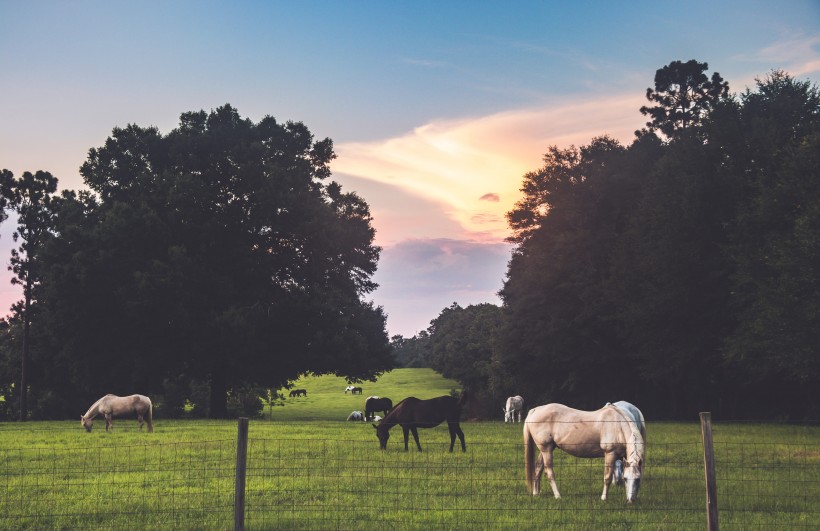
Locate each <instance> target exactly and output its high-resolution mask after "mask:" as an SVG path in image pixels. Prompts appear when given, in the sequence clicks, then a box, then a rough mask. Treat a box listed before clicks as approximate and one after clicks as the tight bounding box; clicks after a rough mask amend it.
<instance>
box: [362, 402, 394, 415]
mask: <svg viewBox="0 0 820 531" xmlns="http://www.w3.org/2000/svg"><path fill="white" fill-rule="evenodd" d="M391 409H393V401H392V400H390V399H389V398H379V397H378V396H368V397H367V400H365V401H364V416H365V418H366V419H368V420H370V419H373V416H374V415H375V414H376V412H377V411H381V412H382V413H384V414H385V416H387V414H388V413H390V410H391Z"/></svg>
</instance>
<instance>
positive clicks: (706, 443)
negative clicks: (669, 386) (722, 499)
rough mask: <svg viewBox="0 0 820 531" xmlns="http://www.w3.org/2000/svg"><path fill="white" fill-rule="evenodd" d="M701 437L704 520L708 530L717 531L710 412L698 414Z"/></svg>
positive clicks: (713, 448)
mask: <svg viewBox="0 0 820 531" xmlns="http://www.w3.org/2000/svg"><path fill="white" fill-rule="evenodd" d="M700 431H701V436H702V438H703V469H704V472H705V473H706V520H707V529H708V530H709V531H718V505H717V480H716V477H715V447H714V445H713V444H712V413H709V412H704V413H701V414H700Z"/></svg>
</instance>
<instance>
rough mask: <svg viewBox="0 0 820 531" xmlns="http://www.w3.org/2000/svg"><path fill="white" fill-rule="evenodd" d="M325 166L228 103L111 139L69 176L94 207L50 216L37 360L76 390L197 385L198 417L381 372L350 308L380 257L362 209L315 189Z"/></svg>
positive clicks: (296, 136)
mask: <svg viewBox="0 0 820 531" xmlns="http://www.w3.org/2000/svg"><path fill="white" fill-rule="evenodd" d="M334 157H335V155H334V153H333V145H332V142H331V141H330V139H324V140H319V141H315V140H314V139H313V136H312V134H311V133H310V131H309V130H308V129H307V128H306V127H305V126H304V125H303V124H301V123H295V122H287V123H285V124H280V123H278V122H277V121H276V120H275V119H274V118H272V117H265V118H263V119H262V120H261V121H259V122H258V123H254V122H252V121H250V120H248V119H244V118H241V117H240V116H239V114H238V112H237V111H236V110H235V109H234V108H233V107H231V106H230V105H225V106H223V107H220V108H218V109H216V110H213V111H211V112H209V113H206V112H204V111H199V112H189V113H184V114H182V115H181V117H180V123H179V126H178V127H177V128H176V129H174V130H173V131H171V132H170V133H168V134H167V135H161V134H160V133H159V132H158V131H157V130H156V129H155V128H152V127H147V128H143V127H139V126H137V125H129V126H127V127H125V128H115V129H114V130H113V133H112V136H111V137H110V138H108V140H106V142H105V144H104V145H103V146H102V147H99V148H95V149H92V150H90V151H89V156H88V160H87V161H86V163H85V164H84V165H83V167H82V168H81V174H82V175H83V177H84V179H85V182H86V184H87V185H88V187H89V188H90V190H91V191H92V192H93V195H83V194H79V195H77V194H74V195H66V196H65V197H64V198H63V201H62V203H61V205H60V209H59V212H58V215H57V218H56V220H57V227H58V234H57V236H55V237H54V238H53V239H52V240H51V241H50V242H49V248H48V257H49V267H48V268H47V280H48V283H47V285H46V282H44V283H43V284H44V288H43V297H42V304H43V306H44V312H43V313H44V315H45V316H47V318H48V319H49V323H50V325H51V326H50V327H49V330H50V331H53V333H52V337H51V347H52V348H53V349H55V351H56V352H58V356H59V357H62V358H64V359H75V360H78V361H77V362H76V363H74V369H73V370H74V371H77V374H76V376H75V377H76V378H80V377H81V375H82V374H83V373H86V374H94V375H97V377H98V378H102V377H105V378H106V379H107V381H109V382H118V383H119V384H120V385H121V386H123V387H125V386H126V385H127V386H130V387H132V388H133V387H139V388H146V387H151V386H153V387H159V386H160V385H161V382H162V380H163V378H173V377H174V375H178V374H185V375H186V376H187V377H190V378H194V379H198V380H205V381H208V382H209V384H210V399H209V407H208V409H209V412H210V415H211V416H212V417H222V416H225V415H226V413H227V401H226V400H227V394H228V393H227V392H228V391H229V390H231V389H234V390H236V389H240V388H241V387H243V386H244V385H245V384H257V385H261V386H263V387H265V388H277V387H280V386H281V385H283V384H285V383H287V381H289V380H290V379H294V378H296V377H298V376H299V375H300V374H303V373H305V372H315V373H327V372H332V373H337V374H340V375H344V376H348V377H350V378H353V379H373V378H375V377H376V376H377V375H378V374H380V373H381V372H382V371H384V370H386V369H388V368H390V367H392V363H393V360H392V357H391V355H390V347H389V343H388V339H387V335H386V333H385V330H384V326H385V316H384V314H383V312H382V310H381V308H378V307H375V306H374V305H372V304H371V303H367V302H365V301H363V300H362V296H363V295H365V294H367V293H369V292H371V291H372V290H373V289H374V288H375V284H374V283H373V282H372V280H371V276H372V274H373V273H374V272H375V269H376V264H377V261H378V257H379V252H380V249H379V248H378V247H376V246H374V245H373V238H374V230H373V228H372V226H371V216H370V212H369V207H368V206H367V203H365V201H364V200H363V199H362V198H360V197H359V196H357V195H356V194H354V193H345V192H343V191H342V189H341V186H339V185H338V184H337V183H335V182H332V181H331V182H328V177H329V176H330V169H329V163H330V161H331V160H332V159H333V158H334ZM79 294H82V296H81V297H78V295H79ZM76 298H80V299H81V301H80V302H79V304H78V307H74V308H72V309H71V310H72V312H71V314H70V315H69V312H68V311H67V310H68V307H67V303H66V301H68V300H72V299H76Z"/></svg>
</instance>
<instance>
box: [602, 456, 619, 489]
mask: <svg viewBox="0 0 820 531" xmlns="http://www.w3.org/2000/svg"><path fill="white" fill-rule="evenodd" d="M617 460H618V459H617V458H616V457H615V452H609V453H606V454H604V492H603V494H601V499H602V500H604V501H606V495H607V493H608V492H609V485H610V484H611V483H612V473H613V472H614V471H615V461H617Z"/></svg>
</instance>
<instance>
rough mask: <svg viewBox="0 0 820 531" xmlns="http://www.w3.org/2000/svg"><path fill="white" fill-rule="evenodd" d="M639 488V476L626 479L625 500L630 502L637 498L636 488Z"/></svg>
mask: <svg viewBox="0 0 820 531" xmlns="http://www.w3.org/2000/svg"><path fill="white" fill-rule="evenodd" d="M640 488H641V478H637V479H627V480H626V502H627V503H632V502H634V501H636V500H637V499H638V490H640Z"/></svg>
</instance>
